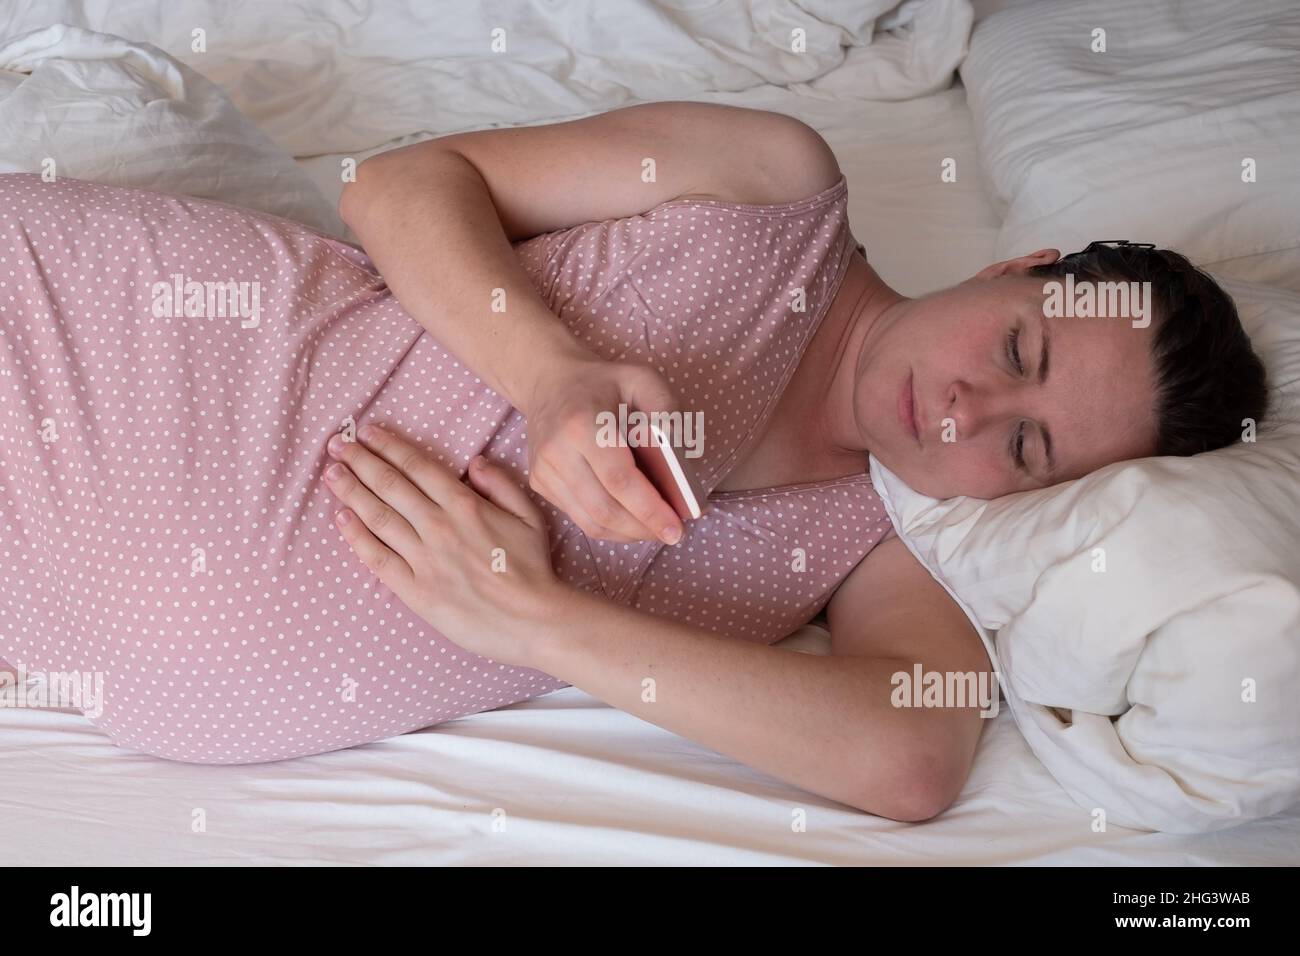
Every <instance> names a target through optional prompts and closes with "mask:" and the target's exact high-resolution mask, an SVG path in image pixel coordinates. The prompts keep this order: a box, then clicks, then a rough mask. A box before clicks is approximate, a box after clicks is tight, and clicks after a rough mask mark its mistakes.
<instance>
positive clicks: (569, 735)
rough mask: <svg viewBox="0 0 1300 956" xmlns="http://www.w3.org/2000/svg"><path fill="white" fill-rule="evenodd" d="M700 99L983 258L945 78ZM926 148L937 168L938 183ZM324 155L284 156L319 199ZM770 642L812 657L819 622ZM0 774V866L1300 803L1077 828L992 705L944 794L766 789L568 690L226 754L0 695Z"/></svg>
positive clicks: (871, 831) (867, 852)
mask: <svg viewBox="0 0 1300 956" xmlns="http://www.w3.org/2000/svg"><path fill="white" fill-rule="evenodd" d="M700 99H709V100H714V101H723V102H732V103H737V104H740V105H748V106H756V107H761V108H767V109H779V110H782V111H783V112H787V113H791V114H793V115H797V116H800V117H801V118H803V119H805V120H807V121H808V122H810V123H812V124H813V125H814V126H816V127H817V128H819V129H820V130H822V132H823V133H824V134H825V135H826V136H827V138H828V139H829V140H830V142H831V143H832V145H833V146H834V147H835V148H836V151H837V154H838V155H839V157H840V163H841V166H842V167H843V169H844V170H845V172H846V173H847V175H848V178H849V181H850V193H851V200H850V202H851V206H850V216H851V221H852V223H853V228H854V232H855V234H856V235H857V237H858V238H859V239H860V240H862V241H863V242H864V243H865V244H866V246H867V249H868V252H869V254H870V256H871V259H872V261H873V263H874V264H875V265H876V267H877V268H878V269H879V270H880V272H881V274H882V275H883V276H884V277H885V279H886V280H887V281H890V282H891V283H894V284H895V286H896V287H897V288H899V289H900V290H901V291H903V292H905V293H909V294H919V293H922V292H925V291H929V290H931V289H934V288H938V287H942V286H945V285H949V284H951V283H954V282H957V281H959V280H960V279H962V278H964V277H965V276H967V275H969V274H971V273H972V272H974V271H976V270H978V269H979V268H980V267H982V266H983V265H985V264H987V262H988V261H989V259H990V257H991V255H992V250H993V246H994V242H995V237H996V232H997V225H998V223H997V221H996V218H995V216H994V214H993V212H992V209H991V208H990V206H989V204H988V203H987V201H986V199H985V196H984V194H983V192H982V186H981V184H980V177H979V176H978V174H977V167H976V161H977V160H976V155H975V151H974V141H973V136H972V133H971V126H970V116H969V112H968V111H967V110H966V108H965V104H964V95H963V91H962V90H961V89H960V87H957V88H955V89H952V90H948V91H945V92H941V93H938V94H933V95H931V96H927V97H923V98H919V99H915V100H909V101H905V102H898V103H868V102H859V103H854V104H846V103H844V102H834V101H826V100H816V99H809V98H807V97H802V96H799V95H797V94H795V93H792V92H790V91H788V90H782V89H777V88H771V87H764V88H758V89H753V90H749V91H746V92H745V93H742V94H726V95H714V96H709V97H700ZM947 157H951V158H953V159H955V160H956V162H957V171H958V177H957V181H956V182H955V183H943V182H941V181H940V178H939V164H940V162H941V161H942V160H943V159H944V158H947ZM338 160H339V157H338V156H322V157H317V158H315V159H311V160H306V161H300V164H301V165H302V166H303V168H305V169H307V170H308V172H309V173H311V174H312V175H313V178H314V179H315V180H316V181H317V182H318V183H319V184H320V185H321V186H322V188H324V189H325V190H326V192H327V193H329V194H330V195H332V196H336V195H337V191H338V189H339V188H340V187H339V185H338V168H339V166H338ZM791 643H792V644H804V645H808V646H812V647H820V648H822V649H824V646H825V636H824V632H817V631H812V630H808V631H805V632H803V633H802V634H801V635H798V636H797V637H796V638H795V639H792V641H791ZM0 780H2V781H3V787H0V832H3V833H4V840H3V841H2V842H0V863H5V864H8V863H23V862H25V863H35V864H95V865H107V864H169V863H176V864H207V865H225V864H246V863H268V862H276V863H301V864H306V863H320V864H345V863H347V864H453V863H455V864H475V865H485V864H522V863H534V864H665V865H671V864H727V865H746V864H902V865H907V864H927V863H943V864H994V863H1019V864H1027V863H1033V864H1089V865H1091V864H1176V865H1178V864H1270V863H1272V864H1281V863H1293V862H1294V859H1295V847H1296V845H1297V843H1298V842H1300V808H1297V809H1296V810H1294V811H1292V812H1290V813H1288V814H1284V815H1281V816H1277V817H1274V818H1272V819H1269V820H1265V821H1259V822H1256V823H1251V824H1247V825H1244V826H1241V827H1238V828H1235V829H1232V830H1229V831H1225V832H1220V833H1214V834H1207V835H1202V836H1177V835H1168V834H1155V833H1145V832H1139V831H1133V830H1126V829H1122V828H1117V827H1111V828H1109V829H1108V830H1107V831H1106V832H1101V833H1099V832H1094V830H1093V829H1092V824H1093V818H1092V816H1091V814H1090V812H1089V809H1088V808H1085V807H1080V806H1078V805H1076V804H1075V803H1074V802H1073V801H1072V800H1071V799H1070V798H1069V797H1068V796H1067V795H1066V793H1065V792H1064V791H1063V790H1062V789H1061V788H1060V787H1059V785H1058V784H1056V782H1055V781H1054V780H1053V779H1052V777H1051V776H1050V775H1049V774H1048V773H1047V771H1046V770H1045V769H1044V768H1043V766H1042V765H1041V764H1040V763H1039V762H1038V760H1037V759H1036V758H1035V757H1034V756H1033V755H1032V753H1031V752H1030V750H1029V748H1028V746H1027V745H1026V743H1025V742H1024V739H1023V738H1022V737H1021V736H1020V733H1019V731H1018V730H1017V729H1016V727H1015V725H1014V723H1013V721H1012V718H1011V716H1010V714H1009V713H1008V712H1005V711H1004V712H1003V713H1002V714H1000V715H999V716H998V717H997V718H996V719H995V720H992V721H990V723H989V725H988V726H987V727H986V728H985V731H984V735H983V738H982V740H981V743H980V747H979V752H978V755H977V759H976V763H975V767H974V770H973V772H972V775H971V777H970V780H969V781H968V782H967V785H966V787H965V789H964V791H963V793H962V796H961V797H960V799H959V800H958V801H957V803H956V804H955V805H954V806H953V807H952V808H951V809H950V810H948V811H947V812H946V813H945V814H943V815H942V816H941V817H939V818H938V819H936V820H934V821H931V822H929V823H925V824H920V825H909V824H900V823H896V822H893V821H889V820H884V819H881V818H877V817H872V816H869V815H866V814H862V813H860V812H857V811H853V810H851V809H848V808H846V807H843V806H841V805H838V804H835V803H833V802H831V801H828V800H824V799H821V798H818V797H815V796H813V795H811V794H808V793H806V792H804V791H801V790H799V789H797V788H795V787H792V786H789V785H786V784H783V783H781V782H779V781H777V780H775V779H773V778H771V777H769V776H768V775H766V774H763V773H761V772H758V771H755V770H751V769H749V768H747V767H745V766H743V765H741V764H739V763H737V762H736V761H734V760H731V759H729V758H727V757H724V756H721V755H719V754H716V753H714V752H712V751H710V750H708V749H707V748H704V747H701V746H698V745H696V744H694V743H692V742H690V741H688V740H686V739H684V738H681V737H679V736H676V735H674V734H671V733H668V732H666V731H663V730H661V729H659V728H657V727H655V726H653V725H652V724H648V723H646V722H644V721H641V720H639V719H637V718H635V717H632V716H630V715H628V714H625V713H623V712H621V711H618V710H616V709H614V708H611V707H609V706H607V705H605V704H603V703H601V702H600V701H599V700H597V699H595V698H593V697H591V696H590V695H588V694H586V693H584V692H582V691H580V690H578V689H576V688H569V689H566V690H563V691H560V692H557V693H555V694H551V695H548V696H546V697H543V698H539V699H536V700H533V701H528V702H525V703H522V704H519V705H515V706H513V707H509V708H505V709H502V710H499V711H494V712H489V713H484V714H479V715H475V716H472V717H467V718H462V719H460V720H456V721H451V722H449V723H446V724H442V725H439V726H437V727H434V728H429V729H427V730H424V731H421V732H418V733H413V734H408V735H406V736H403V737H399V738H395V739H392V740H387V741H383V742H380V743H375V744H371V745H368V746H364V747H358V748H354V749H352V750H347V751H340V752H337V753H332V754H322V755H319V756H315V757H307V758H302V759H299V760H293V761H286V762H281V763H275V764H263V765H251V766H244V767H206V766H195V765H186V764H177V763H170V762H167V761H162V760H157V759H154V758H151V757H147V756H139V755H133V754H131V753H129V752H126V751H122V750H119V749H117V748H115V747H113V746H112V745H110V744H109V743H108V742H107V740H106V739H105V738H104V737H103V736H102V735H101V734H100V733H99V732H98V731H96V730H95V729H94V728H93V727H91V726H90V725H89V723H88V722H87V721H86V720H85V719H84V718H82V717H81V716H80V715H77V714H71V713H63V712H54V711H23V710H3V709H0ZM800 810H802V811H804V812H805V813H806V828H805V829H802V830H801V829H799V828H798V827H796V826H795V825H794V824H795V821H796V813H797V812H798V811H800ZM495 811H500V812H495ZM200 818H201V819H202V823H203V827H202V828H201V829H200V828H199V826H198V824H197V821H198V820H199V819H200ZM494 822H495V826H494ZM502 823H504V826H501V824H502Z"/></svg>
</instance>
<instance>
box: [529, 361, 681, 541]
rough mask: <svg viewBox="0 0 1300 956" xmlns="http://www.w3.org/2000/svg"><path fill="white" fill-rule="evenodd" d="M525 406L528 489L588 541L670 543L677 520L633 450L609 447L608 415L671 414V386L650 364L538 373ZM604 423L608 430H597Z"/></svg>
mask: <svg viewBox="0 0 1300 956" xmlns="http://www.w3.org/2000/svg"><path fill="white" fill-rule="evenodd" d="M527 404H528V407H527V408H525V409H522V411H523V412H524V414H525V415H526V416H527V418H528V471H529V484H530V486H531V487H532V489H533V490H534V491H536V492H537V493H538V494H539V495H541V496H542V497H543V498H545V499H546V500H547V501H549V502H551V504H553V505H555V507H557V508H559V509H560V510H561V511H563V512H564V513H565V514H567V515H568V516H569V517H570V518H572V519H573V522H574V524H576V525H577V526H578V527H579V528H581V529H582V531H583V533H585V534H586V535H587V537H589V538H596V539H599V540H602V541H620V542H628V541H663V542H664V543H666V544H676V543H677V542H678V541H679V540H680V539H681V536H682V522H681V519H680V518H679V517H677V512H675V511H674V510H673V508H672V506H671V505H670V504H668V502H667V501H665V500H664V499H663V496H662V495H660V493H659V492H658V491H657V490H656V489H655V487H654V485H653V484H651V482H650V480H649V479H648V478H647V477H646V476H645V474H643V473H642V472H641V470H640V469H638V468H637V466H636V461H635V459H634V458H633V457H632V450H631V449H630V448H628V447H626V445H618V444H614V443H611V442H609V441H608V440H607V439H608V432H609V428H608V427H607V425H608V418H603V417H602V416H613V421H614V422H620V421H624V420H625V418H624V417H623V416H620V415H619V406H620V405H622V406H626V408H627V410H628V411H633V410H638V411H642V412H647V413H648V412H660V411H662V412H671V411H675V410H677V399H676V396H674V394H673V390H672V387H671V386H670V385H669V384H668V382H667V381H666V380H665V379H664V377H663V376H662V375H660V374H659V372H658V371H656V370H655V369H653V368H651V367H650V366H649V365H643V364H640V363H633V362H606V361H603V360H601V359H593V360H591V361H585V360H584V361H569V362H566V363H564V364H561V365H559V366H558V367H556V368H555V369H553V370H551V371H549V372H547V373H545V374H539V375H538V377H537V385H536V386H535V387H534V391H533V394H532V395H531V396H529V399H528V403H527ZM602 422H605V423H606V427H604V428H603V429H602Z"/></svg>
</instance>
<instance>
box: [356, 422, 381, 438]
mask: <svg viewBox="0 0 1300 956" xmlns="http://www.w3.org/2000/svg"><path fill="white" fill-rule="evenodd" d="M359 434H360V435H361V437H362V438H364V439H365V440H366V441H374V440H375V439H376V438H378V437H379V435H380V431H379V426H378V425H375V424H373V423H371V424H369V425H366V426H365V427H364V428H362V429H361V431H360V432H359Z"/></svg>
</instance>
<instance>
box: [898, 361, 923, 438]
mask: <svg viewBox="0 0 1300 956" xmlns="http://www.w3.org/2000/svg"><path fill="white" fill-rule="evenodd" d="M898 420H899V422H901V423H902V425H903V430H904V431H905V432H907V433H908V434H909V435H911V436H912V439H913V440H914V441H916V442H917V443H918V444H919V443H920V440H921V431H920V429H919V428H918V427H917V421H916V396H915V394H914V393H913V390H912V373H911V372H908V373H907V380H906V381H904V382H903V387H902V388H901V389H899V392H898Z"/></svg>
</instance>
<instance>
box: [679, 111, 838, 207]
mask: <svg viewBox="0 0 1300 956" xmlns="http://www.w3.org/2000/svg"><path fill="white" fill-rule="evenodd" d="M663 105H664V106H665V107H666V108H667V109H668V110H669V111H670V113H669V115H670V116H671V122H672V124H673V125H674V126H676V127H677V129H678V131H679V135H680V132H681V131H686V130H693V131H694V134H693V135H694V136H695V137H696V139H697V141H698V142H700V143H702V144H703V143H707V144H710V147H709V148H710V149H711V151H712V152H711V156H709V157H708V159H707V161H705V157H704V156H701V160H702V162H701V167H700V169H701V173H700V177H699V185H698V186H697V187H694V188H692V190H691V191H690V192H688V193H684V194H682V195H681V196H680V197H679V198H682V199H719V200H722V201H724V202H735V203H752V204H756V205H767V204H772V203H785V202H795V201H797V200H800V199H806V198H807V197H809V196H815V195H816V194H817V193H819V192H822V191H823V190H826V189H829V188H830V187H831V186H834V185H835V184H836V183H837V182H839V180H840V177H841V175H842V173H841V170H840V166H839V162H838V161H837V160H836V158H835V153H834V151H833V150H832V149H831V147H830V145H829V144H828V143H827V142H826V140H825V139H824V138H823V137H822V135H821V134H820V133H819V132H817V130H815V129H813V127H811V126H809V125H808V124H807V123H805V122H803V121H802V120H800V119H797V118H795V117H793V116H788V115H786V114H784V113H776V112H772V111H770V110H756V109H749V108H747V107H740V106H724V105H722V104H716V103H688V102H674V103H668V104H663Z"/></svg>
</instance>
